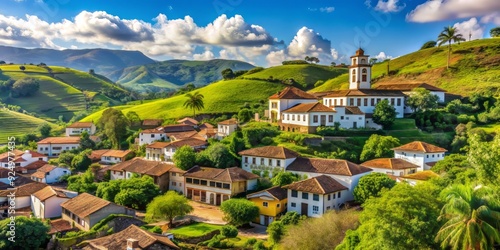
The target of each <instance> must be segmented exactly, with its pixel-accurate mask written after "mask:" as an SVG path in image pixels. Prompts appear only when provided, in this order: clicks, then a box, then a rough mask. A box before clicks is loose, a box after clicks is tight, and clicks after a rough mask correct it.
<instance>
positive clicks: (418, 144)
mask: <svg viewBox="0 0 500 250" xmlns="http://www.w3.org/2000/svg"><path fill="white" fill-rule="evenodd" d="M392 150H401V151H412V152H422V153H442V152H447V151H448V150H446V149H444V148H441V147H438V146H434V145H432V144H429V143H427V142H422V141H414V142H410V143H408V144H405V145H402V146H399V147H395V148H393V149H392Z"/></svg>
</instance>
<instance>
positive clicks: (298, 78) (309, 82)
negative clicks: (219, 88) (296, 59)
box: [242, 64, 347, 89]
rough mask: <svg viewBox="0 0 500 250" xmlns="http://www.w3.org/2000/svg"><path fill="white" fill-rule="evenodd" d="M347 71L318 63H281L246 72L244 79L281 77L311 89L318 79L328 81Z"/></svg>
mask: <svg viewBox="0 0 500 250" xmlns="http://www.w3.org/2000/svg"><path fill="white" fill-rule="evenodd" d="M344 73H347V69H345V68H334V67H330V66H324V65H317V64H297V65H280V66H275V67H270V68H267V69H264V70H262V71H259V72H256V73H253V74H245V75H243V76H242V77H243V78H244V79H262V80H268V79H279V80H281V81H286V80H290V79H293V80H294V81H295V82H296V83H297V84H298V85H299V86H298V87H302V88H307V89H310V88H312V87H313V86H314V84H315V83H316V82H317V81H318V80H322V81H326V80H328V79H331V78H335V77H337V76H339V75H342V74H344Z"/></svg>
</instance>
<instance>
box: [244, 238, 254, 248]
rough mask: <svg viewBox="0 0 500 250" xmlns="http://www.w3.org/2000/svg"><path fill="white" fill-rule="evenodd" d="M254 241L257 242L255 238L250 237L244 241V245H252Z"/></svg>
mask: <svg viewBox="0 0 500 250" xmlns="http://www.w3.org/2000/svg"><path fill="white" fill-rule="evenodd" d="M255 242H257V239H255V238H250V239H248V240H247V242H246V243H245V246H247V247H249V246H253V244H255Z"/></svg>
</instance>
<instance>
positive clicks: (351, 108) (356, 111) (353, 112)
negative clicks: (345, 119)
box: [345, 106, 365, 115]
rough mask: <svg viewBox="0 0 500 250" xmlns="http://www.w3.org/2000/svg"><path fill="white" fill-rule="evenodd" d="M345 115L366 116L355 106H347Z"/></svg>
mask: <svg viewBox="0 0 500 250" xmlns="http://www.w3.org/2000/svg"><path fill="white" fill-rule="evenodd" d="M345 113H346V114H351V115H363V114H365V113H363V111H361V109H359V108H358V107H355V106H346V107H345Z"/></svg>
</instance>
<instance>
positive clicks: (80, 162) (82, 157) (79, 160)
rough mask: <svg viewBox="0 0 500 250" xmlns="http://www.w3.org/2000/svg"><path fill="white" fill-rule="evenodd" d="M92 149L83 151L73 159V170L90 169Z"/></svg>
mask: <svg viewBox="0 0 500 250" xmlns="http://www.w3.org/2000/svg"><path fill="white" fill-rule="evenodd" d="M90 152H91V151H88V150H86V151H82V152H80V153H79V154H78V155H76V156H75V157H74V158H73V160H71V170H78V171H85V170H87V169H88V167H89V166H90V164H92V160H90V158H89V154H90Z"/></svg>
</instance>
